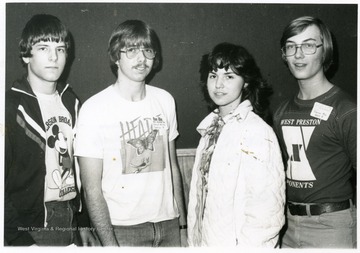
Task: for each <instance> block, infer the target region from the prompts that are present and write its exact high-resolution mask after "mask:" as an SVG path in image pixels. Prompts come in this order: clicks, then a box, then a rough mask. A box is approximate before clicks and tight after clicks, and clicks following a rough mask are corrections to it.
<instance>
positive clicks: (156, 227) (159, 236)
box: [113, 218, 180, 247]
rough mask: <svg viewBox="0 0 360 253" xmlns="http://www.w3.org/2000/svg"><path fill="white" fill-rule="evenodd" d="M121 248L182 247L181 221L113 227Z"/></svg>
mask: <svg viewBox="0 0 360 253" xmlns="http://www.w3.org/2000/svg"><path fill="white" fill-rule="evenodd" d="M113 227H114V233H115V237H116V240H117V241H118V243H119V245H120V246H134V247H180V229H179V219H178V218H176V219H173V220H167V221H161V222H156V223H152V222H146V223H142V224H138V225H133V226H113Z"/></svg>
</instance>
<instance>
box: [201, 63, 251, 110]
mask: <svg viewBox="0 0 360 253" xmlns="http://www.w3.org/2000/svg"><path fill="white" fill-rule="evenodd" d="M246 86H247V84H246V83H245V81H244V79H243V78H242V77H241V76H239V75H237V74H235V73H234V71H232V69H231V68H228V69H227V70H225V68H222V69H219V68H218V69H217V71H212V72H210V73H209V75H208V78H207V89H208V92H209V95H210V98H211V99H212V100H213V101H214V103H215V104H217V105H218V106H219V110H220V115H221V116H225V115H226V114H228V113H229V112H231V111H232V110H234V109H235V108H236V107H237V106H238V105H239V104H240V101H241V94H242V89H243V87H246Z"/></svg>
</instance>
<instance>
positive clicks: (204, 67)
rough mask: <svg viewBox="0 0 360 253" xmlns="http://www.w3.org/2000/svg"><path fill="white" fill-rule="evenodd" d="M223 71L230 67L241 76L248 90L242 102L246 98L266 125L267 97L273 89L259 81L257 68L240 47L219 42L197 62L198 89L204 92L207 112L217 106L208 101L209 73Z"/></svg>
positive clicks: (244, 93) (267, 113)
mask: <svg viewBox="0 0 360 253" xmlns="http://www.w3.org/2000/svg"><path fill="white" fill-rule="evenodd" d="M218 68H219V69H222V68H225V70H228V69H229V68H231V70H232V71H234V73H235V74H237V75H239V76H241V77H242V78H243V79H244V81H245V83H248V85H247V87H246V88H245V87H244V88H243V91H242V97H241V102H243V101H244V100H246V99H248V100H249V101H250V102H251V104H252V106H253V108H254V112H255V113H256V114H257V115H259V116H260V117H261V118H263V119H264V120H265V121H267V122H269V120H270V119H269V118H270V115H269V105H270V102H269V97H270V95H271V94H272V88H271V87H270V86H269V85H268V83H267V82H266V81H265V80H264V79H263V78H262V75H261V72H260V69H259V67H258V66H257V64H256V62H255V60H254V58H253V56H252V55H251V54H250V53H249V52H248V51H247V50H246V49H245V48H244V47H242V46H240V45H234V44H231V43H227V42H224V43H220V44H218V45H217V46H215V47H214V49H213V50H212V51H211V52H210V53H208V54H205V55H204V56H203V57H202V59H201V63H200V86H201V89H202V91H203V94H204V97H205V100H206V102H207V103H208V107H209V110H210V111H213V110H214V109H216V108H217V105H216V104H215V103H214V102H213V101H212V100H211V98H210V95H209V92H208V90H207V79H208V75H209V73H210V72H212V71H217V69H218Z"/></svg>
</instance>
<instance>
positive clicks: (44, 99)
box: [35, 92, 76, 202]
mask: <svg viewBox="0 0 360 253" xmlns="http://www.w3.org/2000/svg"><path fill="white" fill-rule="evenodd" d="M35 94H36V97H37V99H38V102H39V105H40V110H41V114H42V118H43V121H44V124H45V132H46V151H45V165H46V177H45V193H44V194H45V196H44V200H45V202H49V201H65V200H70V199H73V198H75V196H76V189H75V176H74V168H73V144H72V143H73V130H72V119H71V115H70V113H69V112H68V110H67V109H66V108H65V106H64V105H63V104H62V102H61V98H60V95H59V93H58V92H55V93H54V94H51V95H46V94H41V93H35Z"/></svg>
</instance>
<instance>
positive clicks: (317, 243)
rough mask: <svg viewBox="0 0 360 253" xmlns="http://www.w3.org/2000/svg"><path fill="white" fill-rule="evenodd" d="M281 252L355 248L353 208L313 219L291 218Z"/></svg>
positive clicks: (315, 216)
mask: <svg viewBox="0 0 360 253" xmlns="http://www.w3.org/2000/svg"><path fill="white" fill-rule="evenodd" d="M287 223H288V224H287V226H288V227H287V230H286V231H285V235H284V237H283V238H282V246H281V247H282V248H356V242H357V239H356V208H355V206H354V205H352V204H351V206H350V208H349V209H345V210H341V211H337V212H332V213H323V214H321V215H313V216H311V215H310V216H297V215H291V213H290V211H289V210H288V211H287Z"/></svg>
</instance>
